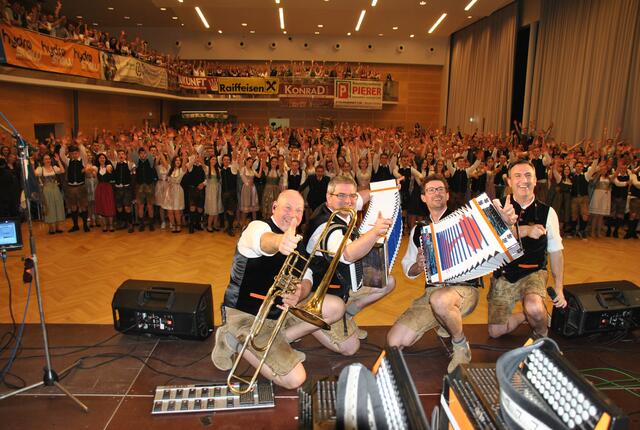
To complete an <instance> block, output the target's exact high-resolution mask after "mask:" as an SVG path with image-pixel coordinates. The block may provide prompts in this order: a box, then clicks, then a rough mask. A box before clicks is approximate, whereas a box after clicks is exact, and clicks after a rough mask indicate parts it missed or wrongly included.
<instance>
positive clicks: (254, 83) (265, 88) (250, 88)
mask: <svg viewBox="0 0 640 430" xmlns="http://www.w3.org/2000/svg"><path fill="white" fill-rule="evenodd" d="M218 93H219V94H253V95H263V96H264V95H277V94H278V78H234V77H219V78H218Z"/></svg>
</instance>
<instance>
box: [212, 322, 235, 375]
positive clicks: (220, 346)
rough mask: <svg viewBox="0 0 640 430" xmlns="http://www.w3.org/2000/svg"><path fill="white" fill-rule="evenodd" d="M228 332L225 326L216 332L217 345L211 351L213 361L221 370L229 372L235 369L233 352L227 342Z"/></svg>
mask: <svg viewBox="0 0 640 430" xmlns="http://www.w3.org/2000/svg"><path fill="white" fill-rule="evenodd" d="M226 334H227V331H226V330H225V329H224V328H223V326H221V327H218V329H217V330H216V344H215V346H214V347H213V351H211V361H213V365H214V366H216V367H217V368H218V369H220V370H229V369H231V368H232V367H233V355H234V352H233V350H232V349H231V348H230V347H229V345H228V344H227V342H226V339H225V338H226V337H227V336H226Z"/></svg>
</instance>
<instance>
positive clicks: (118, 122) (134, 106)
mask: <svg viewBox="0 0 640 430" xmlns="http://www.w3.org/2000/svg"><path fill="white" fill-rule="evenodd" d="M161 103H162V101H161V100H160V99H155V98H147V97H129V96H122V95H118V94H105V93H94V92H84V91H83V92H80V94H79V95H78V117H79V118H78V119H79V128H80V130H82V131H83V132H84V133H85V134H92V133H93V128H94V127H98V128H100V129H102V128H108V129H112V130H119V129H128V128H130V127H132V126H137V127H141V126H142V125H143V124H144V122H143V121H144V120H149V123H150V124H152V125H153V124H159V123H160V122H161V118H160V105H161Z"/></svg>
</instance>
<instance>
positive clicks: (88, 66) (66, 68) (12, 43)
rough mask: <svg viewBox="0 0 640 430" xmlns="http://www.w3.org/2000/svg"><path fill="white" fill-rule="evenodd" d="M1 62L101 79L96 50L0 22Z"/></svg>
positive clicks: (98, 57)
mask: <svg viewBox="0 0 640 430" xmlns="http://www.w3.org/2000/svg"><path fill="white" fill-rule="evenodd" d="M0 33H1V36H2V49H1V50H2V51H4V55H1V56H0V57H3V58H2V61H3V62H4V63H7V64H11V65H13V66H18V67H25V68H28V69H35V70H44V71H47V72H56V73H64V74H67V75H77V76H85V77H88V78H96V79H99V78H100V56H99V52H100V51H98V50H97V49H94V48H91V47H89V46H84V45H80V44H77V43H73V42H67V41H65V40H62V39H58V38H55V37H50V36H44V35H42V34H39V33H34V32H32V31H28V30H23V29H21V28H17V27H10V26H7V25H5V24H0Z"/></svg>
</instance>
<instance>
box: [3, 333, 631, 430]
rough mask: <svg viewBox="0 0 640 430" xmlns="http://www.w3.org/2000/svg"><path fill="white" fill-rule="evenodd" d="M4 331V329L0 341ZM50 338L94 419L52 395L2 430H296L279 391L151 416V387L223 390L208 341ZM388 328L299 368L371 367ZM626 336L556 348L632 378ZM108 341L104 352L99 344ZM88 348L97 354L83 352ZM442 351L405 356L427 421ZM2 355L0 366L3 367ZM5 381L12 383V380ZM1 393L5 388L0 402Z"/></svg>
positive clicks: (499, 346)
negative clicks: (239, 404) (246, 403)
mask: <svg viewBox="0 0 640 430" xmlns="http://www.w3.org/2000/svg"><path fill="white" fill-rule="evenodd" d="M8 328H9V326H7V325H0V332H5V331H6V330H7V329H8ZM48 328H49V338H50V345H51V349H52V355H53V357H52V363H53V368H54V369H55V370H57V371H58V372H61V371H62V369H64V368H65V367H67V366H70V365H71V364H73V363H75V362H76V361H77V360H81V363H82V364H81V366H80V367H81V368H78V369H75V370H73V371H71V372H70V373H68V374H67V375H65V376H64V377H63V378H62V383H63V384H64V385H65V386H66V387H67V388H68V389H69V390H70V391H71V392H72V393H74V394H77V395H78V397H79V398H80V399H81V400H82V401H83V402H85V403H86V404H87V405H88V406H89V408H90V410H89V412H88V413H84V412H82V411H81V410H80V409H79V408H78V407H77V405H75V403H73V402H72V401H71V400H69V399H67V398H65V397H63V396H62V395H60V394H59V393H58V392H57V390H55V389H54V388H52V387H44V388H38V389H34V390H32V391H30V392H28V393H24V394H20V395H18V396H14V397H11V398H9V399H5V400H3V401H0V429H29V430H39V429H54V428H63V429H67V430H75V429H114V430H129V429H135V430H139V429H155V428H179V429H202V428H216V429H217V428H221V429H243V430H244V429H247V428H251V429H252V430H257V429H272V428H273V429H283V430H285V429H295V428H296V427H297V421H296V417H297V395H296V392H295V391H292V390H284V389H280V388H276V407H275V408H273V409H264V410H252V411H239V412H217V413H194V414H187V415H184V414H181V415H175V416H152V415H151V413H150V412H151V407H152V403H153V392H154V389H155V387H156V386H157V385H177V384H189V383H196V382H195V381H193V380H190V379H187V378H193V379H195V380H201V381H222V380H224V379H225V378H226V373H224V372H220V371H218V370H217V369H215V368H214V366H213V365H212V363H211V361H210V359H209V354H210V351H211V349H212V346H213V342H214V337H213V336H211V337H209V338H208V339H206V340H205V341H186V340H176V339H169V338H155V337H146V336H133V335H121V334H118V333H116V332H115V331H114V329H113V327H112V326H109V325H97V324H92V325H81V324H51V325H49V327H48ZM387 330H388V327H381V326H372V327H368V332H369V339H368V340H367V341H365V342H364V343H363V345H362V348H361V349H360V351H359V352H358V353H357V354H356V355H355V356H352V357H342V356H339V355H337V354H334V353H331V352H328V351H327V350H325V349H323V348H321V347H320V346H319V344H317V343H316V342H315V340H314V339H312V338H305V339H303V340H302V341H301V342H300V343H297V344H296V348H299V349H300V350H302V351H304V352H305V353H306V357H307V358H306V361H305V367H306V368H307V371H308V374H309V376H310V377H312V376H324V375H331V374H338V373H339V371H340V369H342V367H343V366H344V365H346V364H349V363H353V362H360V363H362V364H364V365H365V366H367V367H369V368H370V367H371V366H372V364H373V362H374V361H375V359H376V358H377V356H378V354H379V351H380V348H381V347H382V346H383V344H384V339H385V335H386V333H387ZM466 333H467V337H468V338H469V340H470V342H471V344H472V350H473V361H474V362H495V360H496V359H497V357H499V355H500V354H501V353H502V351H505V350H508V349H512V348H514V347H517V346H520V345H522V343H523V342H524V341H525V340H526V338H527V335H528V333H527V327H525V326H523V327H521V328H520V329H519V330H518V331H517V332H516V333H515V334H513V335H511V336H507V337H505V338H503V339H498V340H492V339H489V338H488V336H487V328H486V326H485V325H471V326H469V327H467V329H466ZM635 336H636V337H633V336H632V335H630V337H628V338H627V340H626V341H624V342H617V343H616V344H615V345H611V346H607V347H605V346H604V344H605V343H606V342H607V341H610V337H607V336H603V337H601V338H600V339H599V340H593V339H587V338H585V339H580V340H565V339H557V340H559V342H560V344H561V346H562V348H563V349H564V352H565V355H566V357H567V358H568V359H569V361H570V362H571V363H572V364H573V365H574V366H576V367H577V368H578V369H586V368H594V367H619V368H623V369H628V370H632V371H635V372H638V370H639V366H638V362H639V359H640V345H639V343H638V341H639V340H640V339H639V338H638V337H637V336H638V332H637V331H636V333H635ZM105 340H107V341H106V342H103V341H105ZM88 345H96V346H93V347H87V346H88ZM449 349H450V344H449V342H448V341H443V340H440V339H439V338H438V337H437V336H436V335H435V333H434V332H429V333H427V334H426V335H425V336H424V337H423V339H422V340H421V341H420V342H419V343H418V344H416V345H415V346H414V347H412V348H409V349H407V350H406V351H405V359H406V361H407V364H408V367H409V370H410V372H411V374H412V375H413V379H414V381H415V384H416V388H417V390H418V392H419V394H420V398H421V400H422V403H423V405H424V407H425V412H426V414H427V416H429V415H430V414H431V410H432V409H433V407H434V406H435V405H436V404H437V402H438V401H439V394H440V390H441V388H442V377H443V375H444V372H445V371H446V367H447V363H448V360H449V357H448V350H449ZM6 355H7V354H6V353H5V354H3V356H2V357H1V358H2V362H3V363H4V362H5V360H6ZM43 365H44V358H43V357H42V337H41V332H40V327H39V325H32V324H29V325H27V328H26V330H25V339H24V346H23V348H22V350H21V352H20V354H19V358H18V360H17V361H16V362H15V365H14V367H13V369H12V373H13V374H15V375H18V376H20V377H22V378H23V379H25V380H26V382H27V383H28V384H31V383H34V382H38V381H39V380H40V378H41V377H42V367H43ZM9 381H11V382H14V383H15V382H16V379H15V378H10V379H9ZM5 391H6V388H5V387H3V389H2V392H5ZM607 394H608V395H609V397H610V398H611V399H612V400H613V401H614V403H616V404H617V405H618V406H619V407H621V408H622V409H623V410H624V411H625V412H626V413H628V414H630V418H631V426H630V428H640V415H639V413H640V412H639V410H640V402H638V398H637V397H634V396H632V395H631V394H629V393H626V392H624V391H607Z"/></svg>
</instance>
